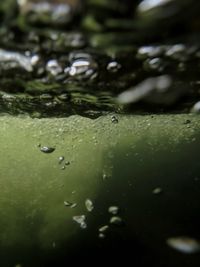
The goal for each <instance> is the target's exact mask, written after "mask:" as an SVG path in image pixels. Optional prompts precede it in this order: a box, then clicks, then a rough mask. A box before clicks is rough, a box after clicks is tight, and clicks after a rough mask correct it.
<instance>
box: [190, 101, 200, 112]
mask: <svg viewBox="0 0 200 267" xmlns="http://www.w3.org/2000/svg"><path fill="white" fill-rule="evenodd" d="M191 112H193V113H196V114H199V113H200V101H198V102H196V103H195V104H194V106H193V107H192V109H191Z"/></svg>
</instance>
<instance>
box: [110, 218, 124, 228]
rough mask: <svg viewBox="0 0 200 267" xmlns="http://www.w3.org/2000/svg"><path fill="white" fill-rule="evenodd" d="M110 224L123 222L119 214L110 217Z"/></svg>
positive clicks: (118, 224)
mask: <svg viewBox="0 0 200 267" xmlns="http://www.w3.org/2000/svg"><path fill="white" fill-rule="evenodd" d="M110 224H114V225H117V226H121V225H122V224H123V221H122V219H121V218H120V217H119V216H113V217H111V218H110Z"/></svg>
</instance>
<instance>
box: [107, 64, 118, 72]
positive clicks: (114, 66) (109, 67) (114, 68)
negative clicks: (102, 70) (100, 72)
mask: <svg viewBox="0 0 200 267" xmlns="http://www.w3.org/2000/svg"><path fill="white" fill-rule="evenodd" d="M119 69H121V65H120V64H119V63H118V62H117V61H111V62H109V63H108V65H107V70H108V71H109V72H113V73H115V72H117V71H118V70H119Z"/></svg>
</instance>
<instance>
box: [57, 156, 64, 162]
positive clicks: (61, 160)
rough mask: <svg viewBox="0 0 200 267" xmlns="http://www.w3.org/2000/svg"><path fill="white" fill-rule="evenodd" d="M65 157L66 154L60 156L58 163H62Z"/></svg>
mask: <svg viewBox="0 0 200 267" xmlns="http://www.w3.org/2000/svg"><path fill="white" fill-rule="evenodd" d="M64 159H65V157H64V156H60V157H59V158H58V163H59V164H61V163H62V162H63V161H64Z"/></svg>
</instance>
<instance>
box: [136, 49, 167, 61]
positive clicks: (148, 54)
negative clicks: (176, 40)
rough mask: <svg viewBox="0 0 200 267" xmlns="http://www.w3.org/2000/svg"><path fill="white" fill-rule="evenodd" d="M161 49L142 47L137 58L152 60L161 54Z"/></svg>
mask: <svg viewBox="0 0 200 267" xmlns="http://www.w3.org/2000/svg"><path fill="white" fill-rule="evenodd" d="M162 52H163V47H161V46H142V47H140V48H139V49H138V52H137V58H139V59H145V58H154V57H158V56H160V55H161V54H162Z"/></svg>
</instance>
